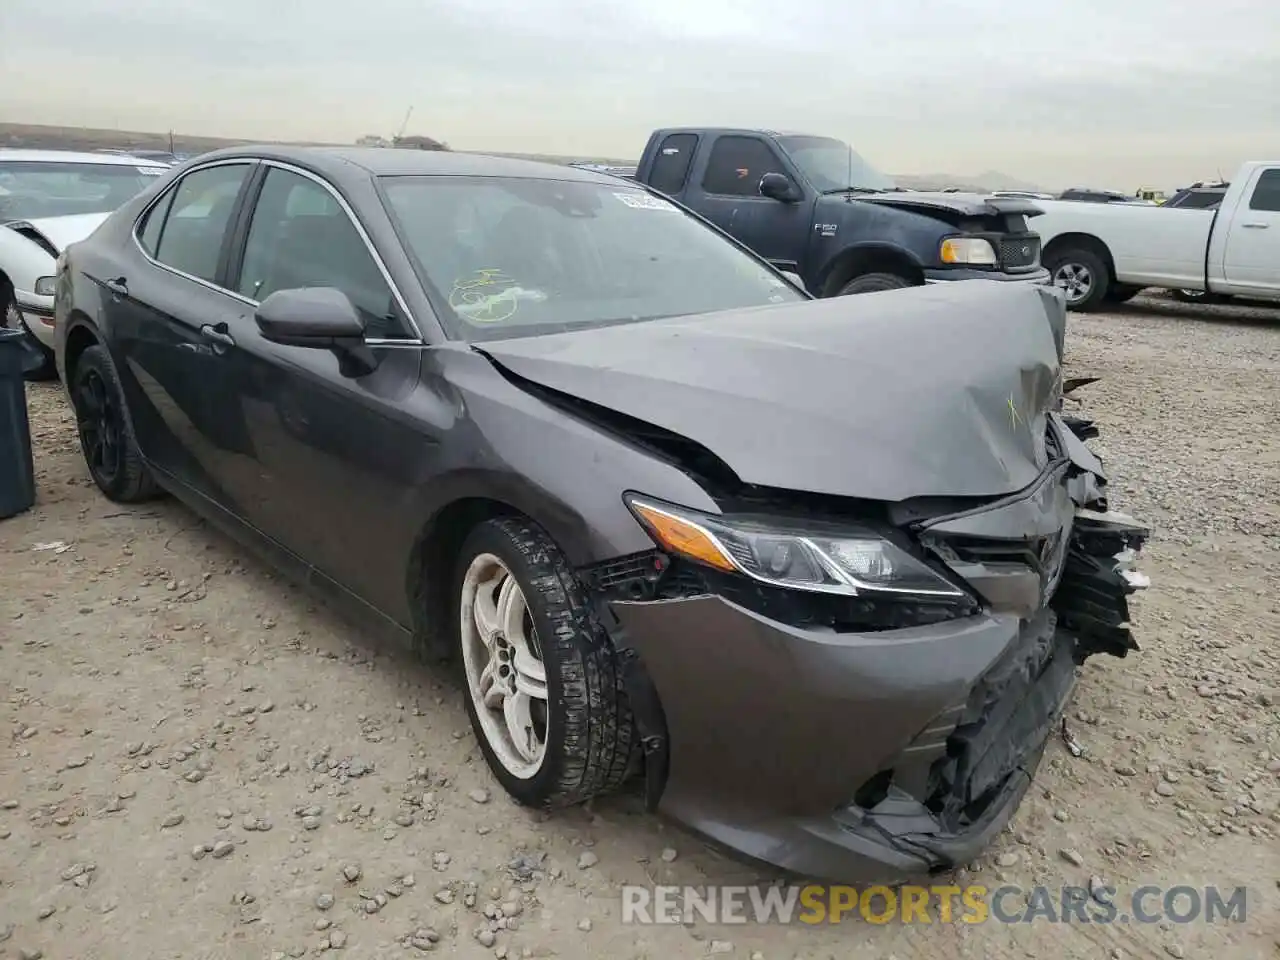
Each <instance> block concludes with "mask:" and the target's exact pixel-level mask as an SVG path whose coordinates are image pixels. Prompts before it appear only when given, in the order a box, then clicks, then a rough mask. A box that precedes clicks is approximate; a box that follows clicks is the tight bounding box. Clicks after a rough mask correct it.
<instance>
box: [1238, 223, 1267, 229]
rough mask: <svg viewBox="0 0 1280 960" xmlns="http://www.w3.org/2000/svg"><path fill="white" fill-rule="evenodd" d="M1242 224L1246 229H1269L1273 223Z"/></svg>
mask: <svg viewBox="0 0 1280 960" xmlns="http://www.w3.org/2000/svg"><path fill="white" fill-rule="evenodd" d="M1240 226H1242V227H1244V228H1245V229H1246V230H1265V229H1267V227H1269V226H1271V224H1269V223H1242V224H1240Z"/></svg>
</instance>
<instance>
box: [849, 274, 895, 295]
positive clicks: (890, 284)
mask: <svg viewBox="0 0 1280 960" xmlns="http://www.w3.org/2000/svg"><path fill="white" fill-rule="evenodd" d="M912 286H915V284H913V283H912V282H911V281H910V280H908V279H907V278H906V277H903V276H899V275H898V274H896V273H864V274H863V275H862V276H860V277H854V278H853V279H852V280H850V281H849V282H848V283H846V284H845V285H844V286H843V287H841V288H840V290H839V292H838V293H836V296H837V297H845V296H848V295H849V294H851V293H875V292H876V291H877V290H901V289H902V288H903V287H912Z"/></svg>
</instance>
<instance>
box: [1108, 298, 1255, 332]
mask: <svg viewBox="0 0 1280 960" xmlns="http://www.w3.org/2000/svg"><path fill="white" fill-rule="evenodd" d="M1107 313H1117V314H1124V315H1126V316H1138V317H1144V316H1145V317H1154V318H1158V319H1174V320H1195V321H1197V322H1200V323H1217V324H1225V325H1229V326H1242V327H1275V328H1276V329H1278V330H1280V304H1271V303H1263V302H1260V301H1256V300H1253V301H1240V302H1235V303H1230V304H1215V305H1208V304H1198V303H1181V302H1179V301H1177V300H1174V299H1173V298H1172V297H1159V296H1152V297H1136V298H1134V299H1133V300H1131V301H1129V302H1128V303H1124V304H1115V305H1113V306H1110V307H1109V308H1108V309H1107Z"/></svg>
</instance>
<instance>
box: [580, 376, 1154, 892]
mask: <svg viewBox="0 0 1280 960" xmlns="http://www.w3.org/2000/svg"><path fill="white" fill-rule="evenodd" d="M1058 408H1059V409H1056V410H1050V411H1048V412H1047V413H1046V415H1045V417H1044V427H1045V437H1044V451H1045V453H1044V457H1045V467H1044V469H1043V471H1042V473H1041V476H1040V479H1039V480H1038V481H1037V482H1036V483H1034V484H1032V485H1031V487H1029V488H1027V489H1025V490H1023V491H1020V492H1018V493H1017V494H1014V495H1011V496H1008V497H1004V498H1001V499H998V500H996V501H994V502H985V503H980V504H978V505H977V506H972V505H968V504H959V503H957V502H956V501H948V500H933V501H926V500H921V501H919V502H904V503H901V504H895V505H892V506H891V507H890V508H889V509H888V513H887V517H885V518H884V522H885V523H886V527H887V528H888V529H892V530H894V531H896V532H897V533H898V534H901V535H902V536H903V537H904V539H903V540H902V541H900V542H901V543H903V544H904V549H906V546H905V545H906V544H910V547H911V549H913V550H915V551H918V552H919V556H920V557H921V558H923V559H925V560H926V561H927V562H929V563H931V564H936V566H937V569H938V570H940V571H945V572H946V574H947V576H949V577H950V578H951V579H952V582H954V583H958V584H962V585H963V586H964V588H965V590H964V596H963V597H957V596H937V597H928V596H920V595H914V596H902V597H896V598H895V597H888V598H885V597H881V598H876V597H874V596H872V595H869V594H864V595H862V596H859V597H847V596H841V595H838V594H834V593H828V594H824V593H820V592H805V591H797V590H793V589H782V588H778V587H774V586H771V585H769V584H768V583H764V582H761V580H759V579H753V578H750V577H744V576H741V575H738V574H736V573H733V572H725V571H720V570H716V569H714V568H711V567H708V566H707V565H706V564H700V563H697V562H691V561H690V558H689V557H688V556H687V555H681V553H680V552H679V551H676V550H663V549H658V550H655V551H653V552H651V553H645V554H639V555H635V556H632V557H626V558H621V559H619V560H615V561H612V562H610V563H607V564H601V565H597V566H595V567H592V568H590V569H588V570H584V571H583V572H582V573H583V577H584V579H585V580H586V582H587V584H588V586H589V588H590V589H591V590H592V592H593V593H594V595H595V596H596V597H597V598H598V600H599V609H600V615H601V618H602V621H603V623H604V624H605V627H606V629H607V631H608V632H609V634H610V636H611V639H612V641H613V642H614V645H615V647H616V648H617V650H618V652H619V655H620V657H621V660H622V675H623V677H624V680H625V682H626V684H627V689H628V693H629V696H630V698H631V702H632V704H633V707H634V710H635V714H636V722H637V725H638V726H639V729H640V731H641V735H642V741H643V744H644V749H645V755H646V796H647V801H648V804H649V806H650V808H651V809H657V808H659V807H665V808H666V809H668V811H669V812H672V813H673V814H674V815H675V816H677V818H678V819H681V820H684V821H685V822H687V823H689V824H690V825H692V826H694V827H695V828H698V829H701V830H702V831H703V832H704V833H708V834H710V835H712V836H716V837H718V838H719V839H721V840H724V841H725V842H727V843H728V844H729V845H730V846H733V847H735V848H736V849H738V850H739V851H745V852H747V853H748V854H749V855H753V856H757V857H759V858H761V859H764V860H767V861H769V862H771V863H774V864H776V865H780V866H783V867H788V868H794V869H797V870H798V871H800V872H806V873H813V872H815V871H817V872H822V871H826V872H827V873H828V874H830V875H833V876H840V877H842V878H843V879H846V880H848V879H853V878H854V877H853V875H852V872H853V868H852V867H849V866H845V865H843V863H842V862H841V861H839V859H838V858H835V859H824V858H825V857H826V856H827V854H826V853H824V852H823V851H824V850H825V849H828V848H831V847H833V846H838V845H840V844H842V843H844V842H845V841H841V840H839V839H838V838H837V839H831V838H830V837H828V838H827V839H825V840H823V841H821V842H818V841H815V840H814V839H813V838H814V836H815V835H822V834H823V831H824V830H825V829H827V828H826V827H824V826H823V824H822V823H820V822H818V820H820V819H821V818H817V819H815V818H814V817H813V816H812V815H811V814H809V813H808V812H807V811H806V809H805V808H806V806H807V805H808V799H807V798H806V797H805V796H804V795H803V794H804V792H805V790H806V786H807V787H808V788H810V789H811V792H810V793H809V796H810V797H815V798H816V797H823V796H832V797H833V798H834V796H835V791H836V790H837V787H836V784H837V782H838V780H839V774H840V772H841V770H840V765H841V763H844V764H845V765H846V766H847V772H849V773H853V772H854V771H856V772H857V777H858V779H857V780H856V781H855V782H853V783H851V784H849V786H848V788H847V789H845V790H844V799H843V800H842V801H840V802H839V803H836V804H835V805H834V809H832V808H831V807H827V811H828V812H827V813H826V814H825V817H826V818H828V819H826V820H825V823H826V824H828V825H830V826H831V828H832V829H833V831H834V833H835V834H837V835H843V836H844V837H845V838H846V840H847V842H848V848H849V849H850V850H857V851H863V852H864V853H862V854H860V855H861V856H863V857H864V859H865V860H867V861H869V862H872V863H874V866H873V867H868V868H866V869H867V870H871V871H875V872H867V873H859V874H858V875H857V878H858V879H865V878H875V879H883V878H887V877H901V876H904V875H910V874H913V873H928V872H939V871H945V870H948V869H952V868H955V867H956V866H959V865H962V864H963V863H965V862H968V861H969V860H970V859H971V858H972V857H973V856H975V855H977V854H978V853H980V852H981V850H982V849H983V848H985V847H986V845H988V844H989V843H990V842H991V840H992V839H993V838H994V836H995V835H996V834H997V833H998V832H999V830H1000V829H1002V828H1003V826H1004V825H1005V823H1007V821H1008V818H1009V817H1010V816H1011V815H1012V813H1013V811H1014V810H1015V809H1016V807H1017V805H1018V803H1019V802H1020V800H1021V798H1022V796H1023V794H1024V793H1025V791H1026V790H1027V788H1028V787H1029V785H1030V783H1031V778H1032V776H1033V774H1034V772H1035V770H1036V767H1037V766H1038V764H1039V761H1040V758H1041V756H1042V755H1043V752H1044V750H1045V748H1046V745H1047V744H1048V742H1049V741H1050V740H1051V739H1052V736H1053V734H1054V733H1055V731H1057V730H1058V729H1060V728H1061V727H1062V724H1063V714H1064V711H1065V708H1066V704H1067V702H1068V699H1069V697H1070V695H1071V691H1072V689H1073V687H1074V683H1075V680H1076V675H1077V667H1078V666H1079V665H1080V664H1082V663H1083V662H1084V661H1085V660H1086V659H1087V658H1088V657H1090V656H1092V655H1094V654H1098V653H1105V654H1110V655H1112V656H1117V657H1124V656H1126V655H1127V654H1128V652H1129V651H1130V650H1136V649H1137V643H1136V641H1135V640H1134V638H1133V635H1132V632H1131V629H1130V624H1129V597H1130V596H1131V595H1132V594H1133V593H1134V592H1135V591H1137V590H1140V589H1142V588H1143V587H1145V586H1146V585H1147V581H1146V579H1145V578H1144V577H1143V576H1142V575H1141V574H1140V573H1138V572H1137V571H1136V570H1135V569H1134V566H1135V561H1136V559H1137V556H1138V554H1139V552H1140V550H1141V549H1142V546H1143V544H1144V543H1145V541H1146V539H1147V537H1148V530H1147V529H1146V528H1145V527H1143V526H1142V525H1140V524H1138V523H1137V522H1136V521H1134V520H1133V519H1132V518H1129V517H1127V516H1124V515H1122V514H1119V513H1115V512H1112V511H1111V510H1110V509H1109V505H1108V502H1107V497H1106V492H1105V491H1106V483H1107V481H1106V477H1105V474H1104V472H1103V468H1102V464H1101V462H1100V461H1099V459H1098V458H1097V457H1096V456H1095V455H1094V454H1093V453H1092V452H1091V451H1090V450H1089V449H1088V448H1087V446H1086V445H1085V443H1084V438H1085V437H1087V436H1091V435H1093V433H1094V430H1093V426H1092V424H1091V423H1089V422H1088V421H1086V420H1081V419H1078V418H1069V417H1066V416H1064V415H1063V414H1062V412H1061V404H1060V402H1059V404H1058ZM742 496H743V493H742V491H738V493H737V494H736V495H735V496H726V497H725V499H724V502H725V503H730V504H733V505H734V506H736V507H737V508H738V509H739V510H741V508H742V506H743V500H742ZM754 506H755V507H756V509H757V510H758V509H760V506H761V505H760V504H758V503H757V504H755V505H754ZM808 506H809V504H808V503H807V502H806V505H805V506H804V507H801V508H800V509H798V510H797V504H796V503H792V504H791V509H792V512H793V513H796V512H800V513H803V512H807V509H808ZM828 506H829V504H828ZM783 507H784V505H783V504H782V503H781V502H780V501H778V500H774V502H773V503H772V504H771V508H772V509H775V510H776V509H782V508H783ZM834 522H835V523H837V524H838V523H841V522H848V521H847V518H846V520H843V521H842V520H836V521H834ZM726 610H731V611H733V612H732V613H728V612H726ZM766 625H767V627H766ZM969 630H972V631H973V632H972V633H969V632H966V631H969ZM663 634H665V635H663ZM823 637H830V638H831V640H830V641H827V640H823V639H822V638H823ZM757 640H758V642H757ZM917 640H920V641H921V642H920V644H919V646H918V647H917V648H915V649H914V650H913V644H914V643H915V642H916V641H917ZM935 640H937V641H938V642H936V643H935V642H934V641H935ZM842 642H847V643H849V644H850V648H849V649H848V650H846V651H839V652H838V653H835V654H833V652H832V651H833V650H834V649H835V648H836V647H837V646H838V644H840V643H842ZM690 644H692V645H695V646H697V647H698V648H699V649H698V657H694V656H692V655H691V653H692V652H691V651H688V645H690ZM721 644H722V645H721ZM788 644H794V647H789V646H788ZM811 647H812V648H814V649H816V648H819V647H824V648H825V649H822V650H821V651H820V652H817V653H815V652H814V650H813V649H811ZM682 648H683V649H684V650H685V651H686V653H689V654H690V655H687V656H686V655H684V654H682V653H681V652H680V651H681V649H682ZM857 648H861V649H857ZM846 652H847V653H849V657H848V658H847V659H833V660H830V661H828V660H826V659H824V658H826V657H829V656H836V657H842V656H843V654H844V653H846ZM881 654H883V655H884V657H885V658H886V659H885V661H884V662H883V663H881V662H878V661H877V660H876V658H877V657H880V656H881ZM810 656H812V657H813V658H814V659H813V662H812V664H811V663H810V662H809V658H810ZM890 657H897V658H899V659H898V661H896V662H892V666H889V665H887V664H890V663H891V661H889V660H888V659H887V658H890ZM949 657H954V658H955V662H954V663H953V664H951V665H946V664H941V665H940V663H939V661H945V660H946V659H947V658H949ZM859 658H864V659H861V660H860V659H859ZM984 658H985V659H984ZM704 661H705V662H706V663H708V664H709V665H708V666H706V669H705V670H704V669H703V666H702V663H703V662H704ZM966 661H967V662H966ZM828 663H829V664H830V666H829V667H828V665H827V664H828ZM650 667H655V668H656V669H657V670H658V674H657V675H656V676H655V675H654V674H653V673H652V672H651V670H650V669H649V668H650ZM949 669H950V670H951V671H952V673H951V674H948V672H947V671H948V670H949ZM846 671H847V673H846ZM762 673H763V674H765V676H763V677H762V676H760V674H762ZM819 673H820V674H822V676H821V677H820V678H819V677H817V676H816V674H819ZM806 675H807V676H806ZM966 678H967V679H966ZM951 680H955V681H956V682H953V683H952V682H949V681H951ZM655 681H656V682H655ZM716 684H723V687H722V688H721V689H719V690H718V691H716V692H715V693H706V692H702V691H710V690H711V689H712V688H713V687H714V685H716ZM824 685H830V687H831V689H823V686H824ZM806 692H808V694H809V695H808V697H807V700H808V702H805V700H806ZM696 696H701V697H702V698H703V699H704V700H705V699H706V698H707V697H710V699H711V700H712V701H713V702H714V703H716V704H717V705H718V706H717V707H715V708H714V709H712V710H710V711H708V709H707V708H706V706H705V704H703V705H700V706H699V707H697V708H696V709H693V710H690V709H688V708H687V707H686V704H687V703H688V702H689V701H690V699H691V698H693V697H696ZM855 703H856V704H857V706H856V707H854V706H853V704H855ZM904 705H905V706H904ZM925 705H931V706H925ZM744 709H749V710H753V711H755V712H756V713H757V714H761V715H763V716H765V717H768V715H769V713H770V712H771V711H774V710H779V709H781V710H784V711H791V712H792V715H791V716H789V717H787V718H785V719H783V720H779V721H777V722H776V723H770V722H768V721H767V720H764V719H759V718H758V717H752V718H751V719H749V720H743V721H741V722H740V723H739V729H738V730H735V731H733V734H732V735H734V736H737V735H742V736H746V737H748V738H749V739H750V740H751V741H752V743H753V744H754V745H755V746H756V747H757V748H759V749H762V750H764V751H765V752H766V753H769V754H779V755H783V756H786V757H787V759H785V760H778V761H771V762H772V764H773V765H774V767H776V769H777V771H778V775H779V776H780V777H781V776H786V777H789V778H792V779H794V780H795V781H796V784H797V785H796V787H795V789H794V791H790V792H789V791H788V790H787V789H785V788H780V787H779V786H777V785H771V786H770V787H769V788H768V789H761V790H760V791H759V792H758V795H757V796H754V797H750V798H746V799H743V800H741V801H740V803H741V806H742V810H741V811H740V812H738V813H736V814H735V813H734V812H733V811H732V807H733V805H734V802H735V799H734V798H729V799H727V800H725V801H723V803H724V806H725V808H726V809H718V810H715V811H714V812H713V811H712V810H711V808H710V807H709V806H707V804H706V794H707V793H709V792H711V791H714V790H716V785H715V784H714V783H713V782H712V781H713V780H716V781H720V782H722V783H724V784H734V783H739V784H747V783H749V782H750V780H751V774H750V769H749V768H750V765H751V764H752V763H756V762H758V761H753V760H746V761H743V762H742V763H741V764H740V765H739V764H738V762H737V761H736V760H735V759H734V757H733V754H734V753H735V751H734V750H733V749H732V748H730V747H729V745H728V743H727V742H723V743H721V744H719V746H718V749H713V748H711V747H708V746H706V745H705V744H703V743H697V744H695V746H694V747H692V748H690V746H689V745H688V743H687V740H688V739H689V738H691V737H692V738H702V739H706V738H708V737H712V738H718V737H722V736H724V734H723V733H709V732H708V730H707V724H708V723H711V722H715V721H714V720H712V719H711V718H712V717H713V716H714V717H717V718H719V719H720V720H721V722H723V717H724V716H729V715H734V716H739V717H741V716H743V714H742V712H741V711H742V710H744ZM913 709H914V710H916V711H917V712H916V713H914V714H913V713H911V712H910V711H911V710H913ZM668 711H674V713H673V714H671V715H669V712H668ZM757 720H759V722H758V723H757ZM868 723H870V724H872V727H871V729H867V724H868ZM910 724H914V725H913V726H910ZM836 728H844V729H848V730H849V731H850V733H849V735H851V736H853V737H854V738H855V740H856V741H858V742H856V744H855V745H853V746H850V747H848V748H847V750H845V749H844V748H842V750H841V751H831V750H830V749H829V748H828V747H823V746H821V745H820V744H821V743H823V742H824V736H823V734H822V732H821V731H823V730H827V729H830V730H834V729H836ZM673 738H683V739H684V740H685V741H686V742H685V743H684V744H683V745H678V746H677V750H676V752H677V754H678V753H679V750H683V751H684V754H685V757H686V760H685V761H684V766H683V769H680V770H675V769H674V768H673ZM828 742H829V741H828ZM806 744H813V746H811V747H808V748H806V746H805V745H806ZM805 749H810V750H815V751H825V752H826V754H827V756H826V757H824V755H823V754H822V753H819V754H818V755H817V756H816V757H813V758H810V759H808V760H806V759H804V758H798V757H797V751H803V750H805ZM739 752H746V751H739ZM840 754H842V756H841V758H840V759H837V756H838V755H840ZM873 758H874V759H873ZM693 766H709V767H714V768H715V770H716V774H715V776H710V775H705V774H703V773H702V772H698V773H691V772H690V768H691V767H693ZM824 767H826V768H829V769H826V768H824ZM677 774H678V775H677ZM669 780H670V785H669V783H668V781H669ZM766 794H767V796H766ZM770 810H772V811H776V812H780V813H786V814H791V815H792V819H791V820H790V821H788V826H786V827H785V828H784V827H783V826H779V825H778V823H777V822H770V816H769V814H768V812H767V811H770ZM876 850H879V851H883V853H871V854H867V853H865V851H876ZM837 871H839V872H837Z"/></svg>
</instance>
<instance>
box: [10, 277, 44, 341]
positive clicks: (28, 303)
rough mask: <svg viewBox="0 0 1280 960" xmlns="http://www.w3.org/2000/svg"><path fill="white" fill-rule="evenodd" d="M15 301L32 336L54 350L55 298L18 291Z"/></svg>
mask: <svg viewBox="0 0 1280 960" xmlns="http://www.w3.org/2000/svg"><path fill="white" fill-rule="evenodd" d="M14 299H15V300H16V301H17V302H18V312H19V313H20V314H22V321H23V323H24V324H26V327H27V330H28V331H29V332H30V333H31V336H33V337H34V338H35V339H36V340H37V341H39V342H40V343H42V344H43V345H44V346H45V347H46V348H48V349H49V350H52V349H53V343H54V326H53V297H41V296H38V295H36V294H34V293H27V292H25V291H22V290H17V291H15V292H14Z"/></svg>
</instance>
